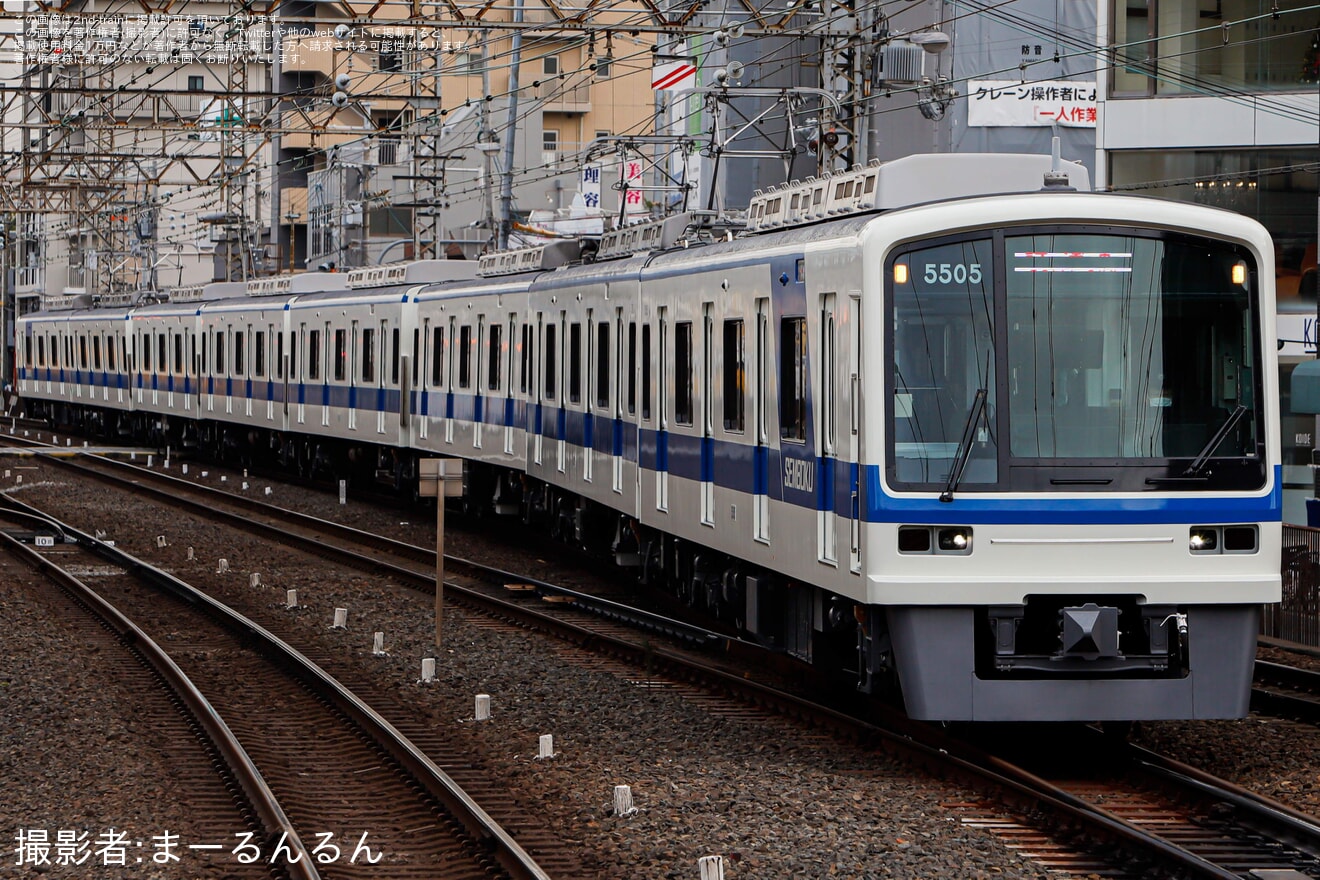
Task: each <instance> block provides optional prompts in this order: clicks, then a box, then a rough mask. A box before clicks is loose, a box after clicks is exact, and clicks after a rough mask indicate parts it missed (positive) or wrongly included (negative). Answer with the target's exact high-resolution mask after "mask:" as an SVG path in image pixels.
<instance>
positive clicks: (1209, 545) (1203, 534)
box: [1187, 526, 1219, 553]
mask: <svg viewBox="0 0 1320 880" xmlns="http://www.w3.org/2000/svg"><path fill="white" fill-rule="evenodd" d="M1187 549H1189V550H1191V551H1192V552H1193V553H1218V552H1219V532H1218V530H1216V529H1212V528H1203V527H1199V526H1198V527H1197V528H1194V529H1192V531H1191V535H1190V536H1189V537H1188V539H1187Z"/></svg>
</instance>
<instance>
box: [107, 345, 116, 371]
mask: <svg viewBox="0 0 1320 880" xmlns="http://www.w3.org/2000/svg"><path fill="white" fill-rule="evenodd" d="M105 366H106V369H108V370H109V371H110V372H112V373H113V372H115V371H116V367H115V338H114V337H113V336H111V337H107V338H106V340H105Z"/></svg>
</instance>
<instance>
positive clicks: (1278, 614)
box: [1260, 525, 1320, 647]
mask: <svg viewBox="0 0 1320 880" xmlns="http://www.w3.org/2000/svg"><path fill="white" fill-rule="evenodd" d="M1282 564H1283V568H1282V572H1283V601H1282V602H1280V603H1279V604H1277V605H1266V606H1265V608H1264V611H1263V613H1262V614H1261V620H1260V632H1261V635H1265V636H1271V637H1273V638H1276V639H1286V640H1287V641H1290V642H1299V643H1300V644H1303V645H1313V646H1315V647H1320V529H1312V528H1307V527H1306V526H1294V525H1284V527H1283V560H1282Z"/></svg>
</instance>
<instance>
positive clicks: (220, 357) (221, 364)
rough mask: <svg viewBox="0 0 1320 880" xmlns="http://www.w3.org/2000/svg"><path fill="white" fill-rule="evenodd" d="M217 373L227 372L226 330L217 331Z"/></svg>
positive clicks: (219, 374)
mask: <svg viewBox="0 0 1320 880" xmlns="http://www.w3.org/2000/svg"><path fill="white" fill-rule="evenodd" d="M215 374H216V375H217V376H223V375H224V374H225V331H223V330H217V331H215Z"/></svg>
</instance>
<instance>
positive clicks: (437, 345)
mask: <svg viewBox="0 0 1320 880" xmlns="http://www.w3.org/2000/svg"><path fill="white" fill-rule="evenodd" d="M444 380H445V328H444V325H441V326H439V327H436V328H435V330H434V331H432V334H431V387H432V388H439V387H441V385H442V384H443V383H444Z"/></svg>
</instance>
